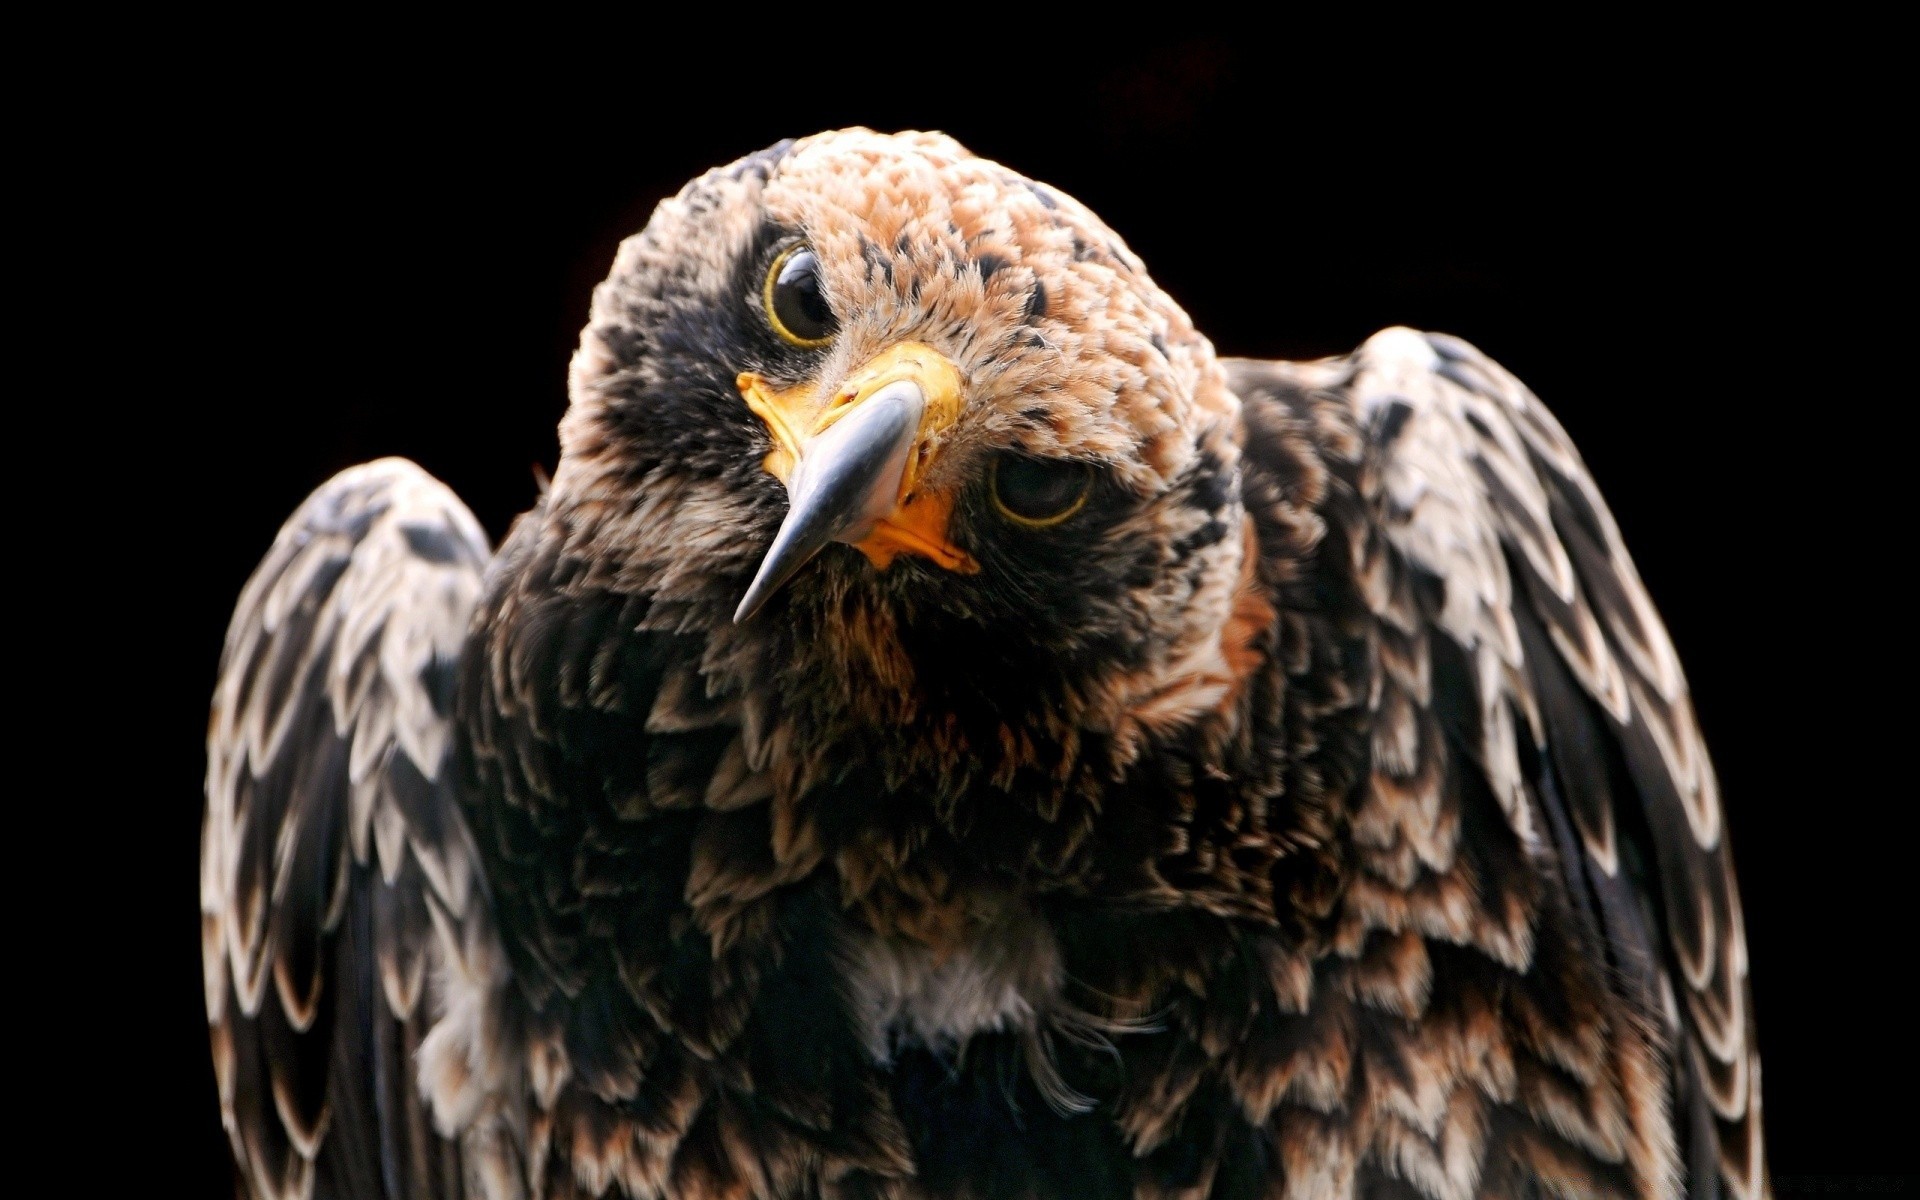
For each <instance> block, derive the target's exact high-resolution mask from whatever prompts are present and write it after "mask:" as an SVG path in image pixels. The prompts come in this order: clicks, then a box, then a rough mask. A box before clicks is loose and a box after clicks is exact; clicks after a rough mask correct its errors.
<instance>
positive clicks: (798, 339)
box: [760, 243, 840, 350]
mask: <svg viewBox="0 0 1920 1200" xmlns="http://www.w3.org/2000/svg"><path fill="white" fill-rule="evenodd" d="M760 299H761V301H762V302H763V304H764V305H765V307H766V310H767V323H768V324H769V325H771V326H773V331H774V332H775V333H777V334H779V335H780V339H781V340H782V341H784V342H786V343H788V344H789V345H793V346H800V347H804V348H806V349H809V350H811V349H816V348H818V347H820V346H824V345H826V344H827V343H829V342H831V341H832V340H833V335H834V333H835V332H836V331H837V330H838V329H839V326H840V322H839V319H838V318H837V317H835V316H834V315H833V308H832V307H831V306H830V305H828V303H827V294H826V290H825V288H824V286H823V284H822V282H821V279H820V259H819V256H818V255H816V254H814V252H813V248H812V247H811V246H808V245H806V244H805V243H801V244H799V245H794V246H789V247H787V248H786V249H785V250H782V251H781V252H780V253H779V255H778V256H777V257H775V258H774V260H773V265H772V266H770V267H768V268H767V279H766V282H765V283H764V284H762V285H761V293H760Z"/></svg>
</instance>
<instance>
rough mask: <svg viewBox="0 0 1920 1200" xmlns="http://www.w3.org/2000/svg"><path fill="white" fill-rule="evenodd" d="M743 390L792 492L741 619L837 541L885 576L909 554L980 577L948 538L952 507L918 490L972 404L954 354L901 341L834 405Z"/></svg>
mask: <svg viewBox="0 0 1920 1200" xmlns="http://www.w3.org/2000/svg"><path fill="white" fill-rule="evenodd" d="M738 385H739V388H740V394H741V396H742V397H744V398H745V400H746V402H747V406H748V407H749V408H751V409H752V410H753V411H754V413H755V414H756V415H757V416H759V417H760V419H761V420H762V421H764V422H766V425H767V430H768V432H770V433H771V434H772V435H773V440H774V449H773V452H772V453H770V454H768V455H767V458H766V462H765V466H766V469H767V470H768V472H770V473H771V474H773V475H774V476H775V477H777V478H779V479H780V480H781V481H782V482H784V483H785V484H786V485H787V500H788V508H787V519H786V520H785V521H784V522H782V523H781V525H780V531H779V532H778V533H777V534H775V535H774V539H773V545H772V546H771V547H770V548H769V549H768V550H767V556H766V557H765V558H764V559H762V560H761V561H760V570H759V571H758V572H757V573H756V574H755V575H754V577H753V583H752V584H751V585H749V586H748V588H747V594H746V595H745V596H744V597H742V598H741V600H740V607H739V608H738V609H736V610H735V611H734V614H733V619H734V621H735V622H740V621H745V620H746V619H747V618H749V617H751V616H753V614H754V613H756V612H758V611H759V610H760V606H761V605H763V604H765V603H766V601H767V598H768V597H770V596H772V595H773V594H774V593H775V592H777V591H779V590H780V588H781V586H782V585H783V584H785V583H786V582H787V580H789V579H791V578H792V577H793V575H794V572H796V571H798V570H799V569H800V568H801V567H803V566H805V565H806V564H807V563H808V562H809V561H810V560H812V558H813V556H814V555H816V554H818V553H820V551H821V550H822V549H824V548H825V547H826V545H827V543H828V542H844V543H846V544H848V545H851V546H854V547H856V548H858V549H859V550H860V551H861V552H862V553H864V554H865V555H866V556H867V558H868V559H869V560H870V561H871V562H872V563H873V564H874V565H875V566H876V567H879V568H881V569H885V568H886V567H887V566H888V565H889V564H891V563H892V562H893V559H894V556H895V555H898V554H902V553H908V554H919V555H923V556H925V557H927V558H931V559H933V560H934V561H935V562H936V563H938V564H940V565H941V566H942V567H945V568H946V569H948V570H950V571H959V572H962V573H966V574H971V573H973V572H975V571H978V570H979V569H980V566H979V564H978V563H976V562H975V561H974V559H973V556H972V555H970V554H968V553H967V552H966V551H964V550H961V549H959V548H958V547H956V546H954V545H953V544H952V543H951V542H949V541H948V540H947V522H948V520H949V518H950V517H951V515H952V510H953V504H952V501H951V499H950V498H947V497H943V496H939V495H936V494H933V493H929V492H926V491H924V490H916V485H917V483H918V482H919V477H920V475H921V474H922V473H923V471H924V469H925V467H926V464H927V462H928V461H929V460H930V459H931V457H932V452H933V450H934V449H935V447H936V445H937V441H938V438H939V435H940V434H941V433H942V432H944V431H945V429H946V428H947V426H949V425H951V424H952V423H953V420H954V419H955V418H956V417H957V416H958V415H959V411H960V407H961V396H960V373H959V370H958V369H957V368H955V367H954V365H953V363H952V362H950V361H949V360H948V359H947V358H946V356H945V355H942V354H941V353H940V352H939V351H937V350H934V349H933V348H932V347H930V346H924V345H921V344H919V343H916V342H904V343H901V344H899V345H896V346H894V347H892V348H891V349H889V350H887V351H886V352H885V353H883V354H881V355H879V356H878V357H877V358H875V359H874V360H873V361H872V362H870V363H868V364H867V365H866V366H865V367H862V368H861V369H860V370H859V371H856V372H855V373H854V374H853V375H852V376H850V377H849V378H848V379H847V381H846V383H845V384H843V385H842V386H841V387H840V389H839V390H838V391H837V392H835V393H834V395H833V396H832V398H831V400H830V401H829V402H828V403H827V404H825V405H821V404H820V403H819V402H818V400H817V398H816V396H815V394H814V392H813V390H812V389H811V388H808V387H805V386H802V387H799V388H793V389H789V390H787V391H784V392H783V391H777V390H775V389H774V388H772V387H771V386H769V385H768V383H767V381H766V380H765V379H764V378H762V377H761V376H759V375H756V374H754V373H752V372H747V373H745V374H743V375H741V376H740V378H739V381H738Z"/></svg>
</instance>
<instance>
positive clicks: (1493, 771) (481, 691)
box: [201, 130, 1768, 1200]
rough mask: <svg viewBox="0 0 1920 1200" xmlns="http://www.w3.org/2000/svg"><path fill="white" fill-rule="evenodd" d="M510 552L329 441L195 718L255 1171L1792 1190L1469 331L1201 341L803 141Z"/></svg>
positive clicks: (726, 196)
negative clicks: (1320, 344)
mask: <svg viewBox="0 0 1920 1200" xmlns="http://www.w3.org/2000/svg"><path fill="white" fill-rule="evenodd" d="M570 394H571V403H570V407H569V409H568V411H567V414H566V416H565V418H564V420H563V422H562V424H561V426H560V441H561V455H560V459H559V465H558V468H557V470H556V471H555V472H554V474H553V477H552V481H551V485H550V487H549V488H548V489H547V490H546V491H545V492H544V494H543V495H542V496H541V497H540V499H539V501H538V503H537V504H536V505H535V507H534V508H533V509H532V511H530V512H528V513H526V514H524V515H523V516H521V517H520V518H519V519H518V520H517V521H516V523H515V524H514V525H513V527H512V530H511V532H510V533H509V534H508V535H507V537H506V539H505V541H504V543H503V544H502V545H501V546H500V547H499V548H498V549H497V550H492V549H489V547H488V545H487V541H486V538H485V536H484V534H483V533H482V531H481V529H480V528H479V526H478V525H477V524H476V523H475V521H474V519H473V518H472V516H471V515H469V513H468V512H467V511H466V509H465V508H464V507H463V506H462V505H461V503H460V501H459V500H458V499H456V498H455V497H454V496H453V495H452V494H451V493H450V492H449V491H448V490H447V489H446V488H445V487H444V486H442V485H441V484H439V483H438V482H436V481H435V480H433V479H432V478H430V477H428V476H427V475H426V474H425V473H424V472H422V471H421V470H420V469H419V468H417V467H415V466H413V465H411V464H410V463H407V462H404V461H400V460H393V459H388V460H383V461H379V462H374V463H370V464H367V465H364V466H359V467H355V468H353V469H351V470H348V471H346V472H344V473H342V474H341V475H339V476H337V477H336V478H334V479H332V480H331V481H329V482H327V483H326V484H325V485H323V486H322V487H321V488H320V489H319V490H318V491H317V492H315V493H314V494H313V496H312V497H311V498H310V499H309V500H307V501H306V503H305V504H304V505H302V506H301V508H300V509H299V511H298V512H296V513H295V514H294V515H293V517H292V518H291V519H290V520H289V521H288V522H287V524H286V526H285V527H284V528H283V529H282V530H281V532H280V535H279V537H278V538H277V540H276V541H275V542H274V544H273V547H272V549H271V551H270V552H269V553H268V555H267V557H266V559H265V561H264V562H263V563H262V564H261V565H260V567H259V569H258V570H257V571H256V572H255V574H254V575H253V577H252V578H251V580H250V581H249V582H248V583H247V585H246V587H245V590H244V591H243V592H242V594H241V596H240V600H239V605H238V608H237V611H236V612H235V614H234V617H233V621H232V624H231V627H230V629H229V631H228V634H227V638H226V643H225V651H224V658H223V662H222V666H221V673H220V678H219V682H218V685H217V691H216V693H215V696H214V701H213V710H212V720H211V725H210V729H209V734H208V760H209V762H208V771H207V800H208V806H207V813H206V824H205V837H204V856H203V861H202V893H201V894H202V904H203V911H204V938H205V942H204V952H205V973H206V1002H207V1012H208V1019H209V1024H210V1027H211V1031H212V1042H213V1057H214V1062H215V1065H216V1068H217V1078H218V1082H219V1094H220V1103H221V1108H222V1115H223V1117H224V1119H225V1125H226V1129H227V1131H228V1134H229V1136H230V1139H231V1143H232V1148H233V1152H234V1155H235V1158H236V1160H237V1162H238V1167H239V1174H240V1177H241V1179H242V1180H243V1183H244V1187H245V1188H246V1189H247V1190H249V1191H250V1193H251V1194H252V1195H253V1196H255V1197H259V1198H261V1200H267V1198H276V1200H277V1198H282V1197H306V1196H352V1197H393V1198H398V1197H455V1196H461V1197H476V1198H478V1197H486V1198H500V1197H529V1198H531V1197H544V1198H548V1200H560V1198H564V1197H631V1198H671V1200H720V1198H723V1197H724V1198H729V1200H749V1198H751V1200H773V1198H789V1200H800V1198H812V1200H881V1198H887V1200H963V1198H965V1200H1024V1198H1032V1200H1040V1198H1042V1197H1073V1198H1087V1200H1105V1198H1117V1197H1140V1198H1142V1200H1146V1198H1153V1200H1174V1198H1187V1200H1198V1198H1201V1197H1213V1198H1216V1200H1252V1198H1255V1197H1261V1198H1274V1200H1279V1198H1290V1200H1319V1198H1333V1197H1395V1198H1401V1200H1417V1198H1424V1200H1462V1198H1465V1197H1474V1196H1490V1197H1636V1198H1643V1200H1652V1198H1656V1197H1673V1196H1680V1195H1689V1196H1695V1197H1711V1196H1728V1197H1752V1196H1756V1195H1761V1194H1764V1193H1765V1191H1766V1190H1767V1188H1768V1183H1767V1179H1766V1173H1765V1166H1764V1160H1763V1154H1762V1146H1761V1129H1760V1070H1759V1063H1758V1059H1757V1056H1756V1051H1755V1040H1754V1032H1753V1022H1752V1015H1751V1002H1750V995H1749V986H1748V964H1747V951H1746V943H1745V939H1744V934H1743V930H1742V924H1741V910H1740V903H1739V898H1738V895H1737V892H1736V889H1735V884H1734V875H1733V868H1732V863H1731V860H1730V857H1729V850H1728V839H1727V831H1726V822H1725V814H1724V812H1723V809H1722V806H1721V801H1720V796H1719V794H1718V791H1717V787H1716V784H1715V776H1714V771H1713V767H1712V764H1711V763H1710V761H1709V759H1708V756H1707V752H1706V749H1705V748H1704V746H1703V745H1702V742H1701V736H1700V732H1699V729H1698V726H1697V724H1696V722H1695V718H1694V714H1693V711H1692V708H1691V705H1690V701H1689V698H1688V688H1687V682H1686V678H1685V676H1684V675H1683V673H1682V670H1681V667H1680V664H1679V662H1678V661H1677V660H1676V658H1675V654H1674V649H1673V646H1672V644H1671V643H1670V641H1669V639H1668V636H1667V634H1666V632H1665V630H1664V629H1663V627H1662V625H1661V621H1660V617H1659V615H1658V614H1657V613H1656V612H1655V611H1654V609H1653V607H1652V606H1651V604H1650V603H1649V600H1648V597H1647V593H1646V591H1645V589H1644V588H1643V586H1642V584H1641V581H1640V579H1639V577H1638V575H1637V574H1636V572H1635V570H1634V566H1633V563H1632V561H1631V559H1630V558H1629V557H1628V554H1627V551H1626V549H1625V547H1624V546H1623V545H1622V544H1621V538H1620V533H1619V530H1618V528H1617V527H1616V525H1615V523H1614V520H1613V518H1612V517H1611V515H1610V514H1609V512H1608V510H1607V506H1606V504H1605V503H1604V502H1603V501H1602V499H1601V497H1600V495H1599V494H1598V492H1597V491H1596V489H1595V487H1594V484H1593V482H1592V479H1591V478H1590V476H1589V474H1588V472H1587V469H1586V468H1585V466H1584V465H1583V464H1582V461H1581V459H1580V456H1579V455H1578V453H1576V451H1575V449H1574V447H1573V446H1572V445H1571V444H1570V443H1569V441H1568V439H1567V437H1566V435H1565V433H1564V432H1563V431H1562V430H1561V428H1560V426H1559V425H1558V424H1557V423H1556V422H1555V420H1554V418H1553V417H1552V416H1551V415H1550V414H1549V413H1548V411H1547V410H1546V408H1544V407H1543V406H1542V404H1541V402H1540V401H1539V400H1537V399H1536V398H1535V397H1534V396H1533V395H1532V394H1531V393H1530V392H1529V391H1528V390H1527V388H1526V387H1524V386H1523V385H1522V384H1521V383H1519V382H1518V381H1516V380H1515V379H1514V377H1513V376H1512V375H1510V374H1508V373H1507V372H1506V371H1505V370H1503V369H1502V368H1501V367H1500V366H1498V365H1497V364H1495V363H1494V362H1492V361H1490V360H1489V359H1487V358H1486V357H1485V356H1483V355H1482V354H1480V353H1479V352H1477V351H1476V350H1475V349H1474V348H1472V347H1471V346H1469V345H1466V344H1465V343H1463V342H1461V341H1458V340H1456V339H1454V338H1451V337H1445V336H1439V335H1436V334H1423V333H1419V332H1414V331H1412V330H1408V329H1399V328H1396V329H1389V330H1386V331H1384V332H1382V333H1379V334H1377V335H1375V336H1374V337H1372V338H1371V339H1369V340H1368V341H1367V342H1366V343H1365V344H1364V345H1362V346H1361V347H1360V348H1359V349H1357V350H1356V351H1354V352H1353V353H1352V354H1351V355H1349V356H1347V357H1344V358H1338V359H1329V360H1324V361H1318V362H1309V363H1288V362H1264V361H1249V360H1234V359H1228V358H1220V357H1216V355H1215V352H1214V349H1213V347H1212V345H1211V344H1210V343H1209V342H1208V341H1207V340H1206V338H1204V337H1203V336H1202V335H1201V334H1200V333H1199V332H1197V331H1196V330H1195V328H1194V326H1193V324H1192V323H1191V321H1190V320H1189V319H1188V317H1187V315H1186V314H1185V313H1184V312H1183V311H1182V310H1181V309H1180V307H1179V306H1178V305H1176V304H1175V303H1174V302H1173V301H1172V300H1171V299H1170V298H1169V297H1168V296H1167V295H1166V294H1165V293H1164V292H1162V291H1161V290H1160V289H1159V288H1158V287H1156V286H1155V285H1154V283H1153V281H1152V280H1151V279H1150V278H1149V276H1148V274H1147V272H1146V270H1145V268H1144V267H1143V265H1142V264H1141V262H1140V260H1139V259H1138V258H1136V257H1135V256H1134V255H1133V254H1132V253H1131V252H1130V251H1129V250H1128V249H1127V247H1126V246H1125V245H1124V244H1123V243H1122V242H1121V240H1120V239H1119V238H1118V237H1117V236H1116V235H1115V234H1114V233H1113V232H1112V231H1111V230H1110V229H1108V228H1107V227H1106V226H1105V225H1104V224H1102V222H1101V221H1100V220H1099V219H1098V218H1097V217H1095V216H1094V215H1093V214H1092V213H1090V212H1089V211H1088V210H1087V209H1086V208H1084V207H1082V206H1081V205H1080V204H1078V203H1076V202H1075V201H1074V200H1072V199H1070V198H1069V197H1067V196H1065V195H1063V194H1061V193H1060V192H1059V191H1057V190H1055V189H1053V188H1050V187H1047V186H1044V185H1042V184H1039V183H1036V182H1034V181H1032V180H1029V179H1027V178H1025V177H1023V176H1021V175H1019V174H1016V173H1015V172H1013V171H1011V170H1009V169H1007V168H1004V167H1002V166H1000V165H998V164H996V163H993V162H991V161H988V160H986V159H982V158H978V157H975V156H973V155H972V154H970V153H969V152H968V151H966V150H965V149H963V148H962V147H961V146H959V145H958V144H956V143H955V142H953V141H952V140H950V139H948V138H946V137H944V136H940V135H935V134H921V133H905V134H899V135H881V134H877V133H874V132H870V131H867V130H844V131H839V132H832V133H826V134H822V135H819V136H815V137H810V138H805V139H802V140H798V141H792V142H783V143H781V144H779V145H777V146H774V147H772V148H771V149H768V150H766V151H763V152H761V153H757V154H754V155H751V156H750V157H747V158H744V159H742V160H740V161H738V162H736V163H734V164H732V165H730V166H727V167H724V168H720V169H717V170H714V171H712V172H709V173H708V174H706V175H704V176H702V177H701V178H699V179H697V180H695V181H693V182H692V183H690V184H688V185H687V186H686V188H685V189H684V190H682V191H681V192H680V193H679V194H678V195H677V196H675V197H673V198H672V199H669V200H667V201H665V202H663V203H662V204H661V205H660V206H659V207H658V209H657V210H656V211H655V213H654V214H653V217H652V219H651V220H650V221H649V223H648V224H647V226H646V227H645V229H644V230H642V231H641V232H640V233H639V234H637V235H636V236H634V237H632V238H630V239H628V240H627V241H626V242H625V243H624V244H623V245H622V246H621V247H620V250H619V254H618V257H617V258H616V260H615V262H614V265H613V269H612V272H611V274H610V275H609V277H608V278H607V280H606V281H605V282H604V283H603V284H601V285H600V286H599V288H598V289H597V290H596V291H595V293H594V298H593V307H592V316H591V319H590V322H589V324H588V326H587V328H586V330H585V332H584V333H583V334H582V336H581V339H580V345H579V349H578V352H577V353H576V354H575V356H574V358H573V362H572V366H571V370H570Z"/></svg>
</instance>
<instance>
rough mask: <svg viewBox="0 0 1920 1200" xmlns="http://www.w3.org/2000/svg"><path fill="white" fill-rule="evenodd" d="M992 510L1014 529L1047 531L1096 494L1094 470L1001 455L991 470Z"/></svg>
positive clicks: (1067, 461)
mask: <svg viewBox="0 0 1920 1200" xmlns="http://www.w3.org/2000/svg"><path fill="white" fill-rule="evenodd" d="M988 483H989V485H990V488H991V491H992V494H993V507H994V508H995V510H997V511H998V512H999V514H1000V515H1001V516H1003V517H1005V518H1006V519H1007V520H1009V521H1012V522H1013V523H1014V524H1015V525H1020V526H1024V527H1025V528H1028V529H1046V528H1049V527H1051V526H1054V525H1058V524H1060V523H1061V522H1063V521H1065V520H1067V519H1068V518H1069V517H1072V516H1073V515H1074V514H1075V513H1077V512H1079V511H1080V510H1081V509H1082V508H1085V507H1086V505H1087V497H1088V496H1090V495H1091V494H1092V492H1093V467H1092V466H1090V465H1089V464H1087V463H1084V462H1076V461H1074V460H1072V459H1059V458H1032V457H1029V456H1027V455H1025V454H1015V453H1008V454H1001V455H998V456H996V457H995V458H994V460H993V465H992V466H991V467H990V468H989V470H988Z"/></svg>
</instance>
